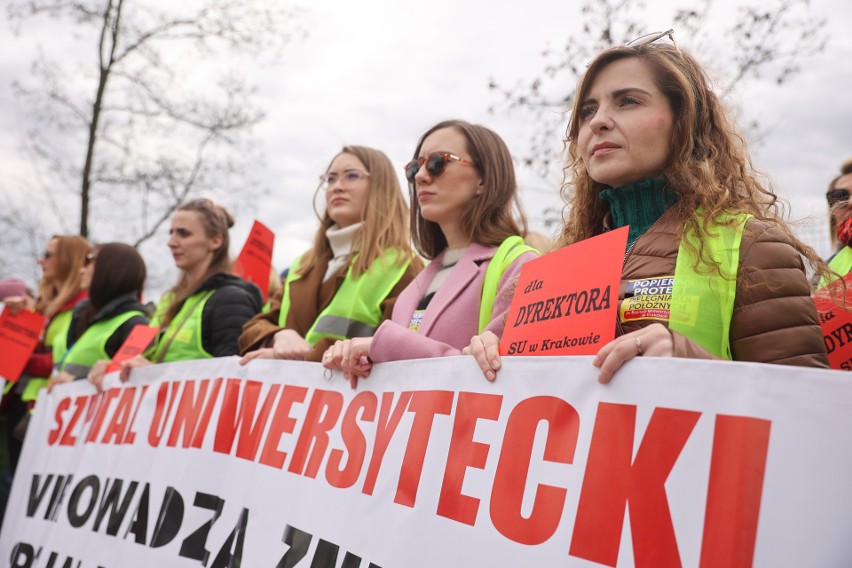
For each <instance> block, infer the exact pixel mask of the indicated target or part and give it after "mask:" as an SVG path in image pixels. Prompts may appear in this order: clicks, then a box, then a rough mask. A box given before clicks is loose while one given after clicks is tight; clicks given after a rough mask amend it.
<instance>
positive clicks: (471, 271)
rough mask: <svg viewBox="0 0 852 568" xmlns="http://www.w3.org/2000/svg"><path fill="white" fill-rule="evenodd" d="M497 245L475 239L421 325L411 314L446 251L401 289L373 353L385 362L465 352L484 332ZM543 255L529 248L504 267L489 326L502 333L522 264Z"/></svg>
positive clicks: (442, 287)
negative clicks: (484, 297) (484, 296)
mask: <svg viewBox="0 0 852 568" xmlns="http://www.w3.org/2000/svg"><path fill="white" fill-rule="evenodd" d="M495 252H497V247H488V246H483V245H479V244H475V243H474V244H471V245H470V247H469V248H468V249H467V252H465V254H464V256H463V257H462V258H461V259H460V260H459V261H458V264H457V265H456V266H455V267H453V269H452V271H451V272H450V274H449V275H448V277H447V279H446V280H445V281H444V283H443V284H441V287H440V288H439V289H438V291H437V292H436V293H435V295H434V296H433V298H432V301H431V302H430V303H429V306H428V307H427V308H426V312H425V313H424V314H423V320H422V321H421V323H420V329H419V330H418V331H412V330H411V329H409V328H408V325H409V323H410V322H411V316H412V315H413V314H414V311H415V310H416V309H417V305H418V304H419V303H420V300H421V299H422V298H423V296H424V295H425V294H426V289H427V288H428V287H429V283H430V282H432V279H433V278H434V276H435V274H436V273H437V272H438V270H439V269H440V267H441V260H442V259H443V257H444V253H443V252H442V253H441V254H439V255H438V256H437V258H435V260H434V261H432V262H431V263H430V264H429V265H428V266H427V267H426V268H425V269H424V270H423V271H422V272H421V273H420V274H418V275H417V277H416V278H415V279H414V281H412V282H411V284H409V285H408V287H406V288H405V290H403V291H402V293H401V294H400V295H399V298H398V299H397V301H396V305H395V306H394V309H393V316H392V317H391V319H390V320H387V321H385V322H384V323H382V325H381V326H379V329H378V330H377V331H376V333H375V335H374V336H373V341H372V343H371V345H370V359H372V360H373V362H376V363H381V362H386V361H400V360H405V359H425V358H429V357H449V356H452V355H461V350H462V349H463V348H465V347H467V346H468V344H469V343H470V338H471V337H473V336H474V335H477V334H478V333H479V303H480V296H481V293H482V282H483V280H484V279H485V271H486V270H487V269H488V262H489V261H490V260H491V258H492V257H493V256H494V253H495ZM536 256H538V254H536V253H534V252H525V253H524V254H522V255H521V256H519V257H518V258H517V259H516V260H515V262H514V263H512V264H511V265H510V266H509V268H507V269H506V271H505V272H504V273H503V277H502V278H501V279H500V285H499V287H498V291H497V297H496V298H495V299H494V308H493V310H492V313H491V322H490V323H489V324H488V326H487V327H486V328H485V329H486V330H488V331H493V332H494V333H495V334H497V336H498V337H499V336H500V335H502V333H503V326H504V324H505V321H506V313H507V312H508V311H509V306H510V305H511V303H512V295H513V294H514V292H515V284H516V283H517V280H518V275H519V274H520V271H521V266H522V265H523V264H524V263H525V262H527V261H529V260H532V259H533V258H535V257H536Z"/></svg>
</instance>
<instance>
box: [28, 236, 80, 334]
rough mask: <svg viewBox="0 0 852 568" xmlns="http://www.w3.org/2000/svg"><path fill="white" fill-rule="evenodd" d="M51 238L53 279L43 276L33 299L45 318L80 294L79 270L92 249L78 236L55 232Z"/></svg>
mask: <svg viewBox="0 0 852 568" xmlns="http://www.w3.org/2000/svg"><path fill="white" fill-rule="evenodd" d="M50 240H52V241H56V257H55V258H56V264H55V266H56V268H55V270H54V276H53V277H52V278H47V277H44V276H42V279H41V281H40V282H39V284H38V300H37V301H36V311H38V312H41V313H43V314H44V315H46V316H47V317H48V318H52V317H53V316H55V315H56V314H57V313H59V311H60V310H61V309H62V307H63V306H64V305H65V304H67V303H68V302H70V301H71V300H72V299H74V297H75V296H77V295H78V294H79V293H80V282H81V280H82V274H80V269H81V268H82V267H83V264H84V263H85V261H86V254H87V253H88V252H89V250H90V249H91V245H89V241H87V240H86V239H85V238H83V237H81V236H79V235H54V236H52V237H51V238H50Z"/></svg>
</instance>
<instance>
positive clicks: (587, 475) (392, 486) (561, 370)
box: [0, 357, 852, 568]
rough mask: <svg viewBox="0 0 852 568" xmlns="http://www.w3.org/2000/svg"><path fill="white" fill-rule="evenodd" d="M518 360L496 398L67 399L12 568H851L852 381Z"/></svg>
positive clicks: (273, 379)
mask: <svg viewBox="0 0 852 568" xmlns="http://www.w3.org/2000/svg"><path fill="white" fill-rule="evenodd" d="M504 361H505V363H504V369H503V370H502V371H500V373H499V376H498V379H497V381H496V382H495V383H493V384H492V383H488V382H487V381H485V380H484V379H483V377H482V376H481V374H480V372H479V370H478V369H477V368H476V366H475V364H474V362H473V360H472V358H469V357H457V358H446V359H433V360H423V361H411V362H401V363H390V364H385V365H377V366H376V367H374V369H373V373H372V375H371V376H370V378H369V379H368V380H366V381H362V382H361V383H359V387H358V389H357V390H352V389H350V388H349V386H348V383H347V382H345V381H344V380H343V379H342V377H341V376H340V375H339V374H338V375H335V377H334V378H333V379H332V380H331V381H326V380H324V379H323V373H322V368H321V367H320V366H319V365H318V364H314V363H297V362H282V361H259V360H258V361H255V362H253V363H252V364H250V365H249V366H248V367H240V366H239V365H238V364H237V360H236V358H224V359H214V360H209V361H194V362H186V363H174V364H164V365H156V366H152V367H148V368H144V369H139V370H137V371H134V373H133V380H132V381H131V382H130V383H128V384H127V385H124V386H123V387H119V388H112V389H109V390H108V391H106V392H105V393H104V394H102V395H96V394H95V393H94V389H93V388H92V387H91V386H90V385H88V384H86V383H84V382H80V383H76V384H71V385H67V386H63V387H59V388H56V389H55V390H54V392H53V393H51V394H50V395H47V396H45V395H43V396H42V398H41V399H40V400H39V403H38V406H37V412H36V415H35V416H34V417H33V420H32V421H31V424H30V429H29V433H28V435H27V440H26V444H25V447H24V451H23V455H22V457H21V461H20V464H19V466H18V471H17V476H16V478H15V484H14V487H13V491H12V497H11V500H10V503H9V507H8V510H7V513H6V518H5V521H4V524H3V534H2V535H0V566H8V567H14V568H60V567H62V568H98V567H102V568H136V567H138V568H143V567H145V568H148V567H154V566H156V567H166V566H173V567H187V568H189V567H196V566H204V567H213V568H221V567H225V566H228V567H233V568H236V567H239V566H243V567H247V568H265V567H268V568H285V567H303V566H304V567H312V568H322V567H336V568H340V567H342V568H355V567H358V566H361V567H363V568H367V567H368V566H379V567H383V568H393V567H403V566H405V567H420V566H422V567H434V566H442V567H444V566H460V567H461V566H465V567H467V566H568V567H573V566H578V567H591V566H641V567H655V568H659V567H668V566H701V567H725V568H730V567H747V566H761V567H772V568H777V567H786V566H794V567H806V566H807V567H812V566H814V567H835V566H836V567H848V566H852V539H850V538H849V534H850V527H852V482H850V479H852V444H850V443H849V438H850V433H852V382H850V381H849V375H848V374H845V373H842V372H838V371H820V370H809V369H801V368H790V367H782V366H771V365H759V364H749V363H727V362H714V361H694V360H684V359H654V358H645V357H642V358H637V359H636V360H634V361H631V362H630V363H628V364H627V365H626V366H625V368H623V369H622V370H621V371H620V372H619V373H618V374H617V375H616V377H615V379H614V380H613V382H612V383H611V384H609V385H599V384H598V383H597V382H596V381H595V377H596V370H595V369H593V367H592V365H591V358H590V357H570V358H562V357H536V358H523V357H518V358H506V359H504ZM110 378H111V379H115V377H114V376H112V377H110Z"/></svg>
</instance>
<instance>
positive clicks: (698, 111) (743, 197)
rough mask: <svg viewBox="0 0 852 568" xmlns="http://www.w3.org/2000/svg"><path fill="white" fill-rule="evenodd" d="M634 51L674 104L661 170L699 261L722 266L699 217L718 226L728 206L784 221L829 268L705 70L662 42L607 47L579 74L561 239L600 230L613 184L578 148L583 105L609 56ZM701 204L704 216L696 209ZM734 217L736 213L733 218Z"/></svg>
mask: <svg viewBox="0 0 852 568" xmlns="http://www.w3.org/2000/svg"><path fill="white" fill-rule="evenodd" d="M628 58H636V59H638V60H639V61H642V62H644V63H645V64H647V65H648V66H649V67H650V69H651V73H652V74H653V77H654V82H655V84H656V86H657V87H658V88H659V89H660V91H661V92H662V93H663V95H664V96H665V97H666V98H667V99H668V102H669V105H670V107H671V110H672V115H673V117H672V120H673V128H672V139H671V142H670V149H671V150H670V154H669V158H668V161H667V162H666V164H665V165H664V167H663V171H662V175H663V176H665V178H666V180H667V181H668V184H669V186H670V187H671V188H672V189H673V190H674V191H675V193H676V194H677V196H678V201H677V203H675V204H674V205H673V206H672V212H671V214H672V215H673V216H674V218H675V219H677V220H678V221H680V225H681V226H680V237H683V234H684V232H685V231H686V230H687V228H690V229H691V230H692V232H693V233H694V234H696V235H698V236H699V239H698V242H699V245H698V247H697V250H695V248H696V247H694V246H693V245H692V244H691V243H690V242H689V241H682V242H684V244H685V246H686V247H687V248H689V249H690V251H691V252H692V253H693V254H695V255H696V258H697V264H704V265H705V266H709V267H710V269H711V271H716V272H718V271H719V266H718V265H717V264H714V263H712V262H711V261H710V259H709V258H708V256H707V255H706V253H705V249H704V240H703V238H702V237H701V235H702V234H703V231H700V230H698V229H699V223H700V224H701V226H702V228H703V230H704V231H706V230H708V229H709V230H710V232H711V233H712V229H710V225H711V224H712V223H713V222H714V221H717V220H718V219H719V217H720V215H721V214H722V213H731V214H751V215H752V216H754V217H755V218H756V219H760V220H762V221H767V222H770V223H772V224H774V225H776V226H777V227H779V228H780V229H781V230H782V231H784V232H785V233H786V234H787V236H788V237H789V238H790V240H791V241H792V243H793V246H794V248H795V249H796V250H797V251H798V252H799V253H800V254H801V255H802V256H804V257H805V258H807V259H808V262H809V264H810V265H811V266H812V267H813V268H814V269H815V271H816V272H817V273H819V274H827V273H828V267H827V266H826V264H825V263H824V262H823V261H822V259H821V258H820V257H819V256H818V255H817V254H816V252H815V251H814V250H813V249H812V248H811V247H809V246H808V245H806V244H804V243H803V242H802V241H800V240H799V239H798V238H796V236H795V235H794V234H793V232H792V231H791V230H790V228H789V226H788V225H787V223H786V222H785V221H784V220H783V218H782V215H783V206H784V204H783V203H781V202H779V200H778V196H777V195H776V194H775V193H774V192H773V190H772V189H771V187H770V186H769V184H768V181H767V180H765V179H762V177H763V176H761V175H760V174H758V173H757V172H756V171H755V169H754V167H753V165H752V163H751V158H750V157H749V155H748V151H747V149H746V143H745V140H744V139H743V137H742V136H741V135H740V134H739V133H738V132H737V131H736V129H735V128H734V126H733V125H732V124H731V122H730V120H729V119H728V116H727V113H726V112H725V110H724V108H723V106H722V103H721V101H720V100H719V99H718V97H717V96H716V94H715V93H714V92H713V89H712V87H711V84H710V80H709V79H708V77H707V75H706V74H705V73H704V70H703V69H702V68H701V66H700V65H699V64H698V62H697V61H696V60H695V59H694V58H693V57H692V56H690V55H689V54H688V53H685V52H683V51H681V50H679V49H678V48H676V47H674V46H672V45H668V44H659V43H654V44H646V45H642V46H638V47H615V48H611V49H608V50H606V51H603V52H602V53H600V54H599V55H598V56H597V57H596V58H595V60H594V61H592V63H591V64H590V65H589V67H588V69H587V71H586V73H585V75H584V76H583V77H582V78H581V79H580V82H579V84H578V86H577V96H576V98H575V100H574V106H573V109H572V113H571V119H570V121H569V123H568V130H567V135H566V138H565V144H566V146H567V148H568V156H569V157H568V163H567V165H566V167H565V170H564V174H565V182H564V183H563V185H562V195H563V199H564V200H565V202H566V204H567V206H568V207H570V210H569V212H568V220H567V222H566V223H565V225H564V227H563V230H562V234H561V236H560V238H559V243H558V244H559V246H565V245H569V244H572V243H575V242H578V241H581V240H583V239H586V238H589V237H591V236H594V235H596V234H598V233H599V232H600V231H601V230H602V225H603V219H604V216H605V215H606V213H607V208H606V205H605V204H604V202H603V200H601V198H600V191H601V190H602V189H604V188H606V187H607V186H605V185H604V184H601V183H599V182H597V181H595V180H593V179H592V178H591V176H590V175H589V173H588V171H587V170H586V166H585V164H584V163H583V160H582V158H581V156H580V152H579V148H578V147H577V135H578V134H579V131H580V126H581V121H580V118H581V117H580V112H579V111H580V107H581V105H582V104H583V101H584V100H585V99H586V98H587V95H588V92H589V90H590V88H591V86H592V84H593V83H594V81H595V78H596V77H597V75H598V73H600V71H601V70H602V69H604V68H605V67H606V66H607V65H609V64H610V63H612V62H614V61H618V60H621V59H628ZM699 208H700V209H701V210H702V215H701V216H700V217H699V216H696V214H695V212H696V211H697V210H698V209H699ZM733 222H735V221H734V220H733V219H732V220H730V221H728V223H733ZM695 268H696V269H697V268H698V266H696V267H695Z"/></svg>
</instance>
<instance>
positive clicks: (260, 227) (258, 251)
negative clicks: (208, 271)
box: [233, 221, 275, 302]
mask: <svg viewBox="0 0 852 568" xmlns="http://www.w3.org/2000/svg"><path fill="white" fill-rule="evenodd" d="M274 244H275V234H274V233H273V232H272V231H271V230H270V229H269V227H267V226H266V225H264V224H263V223H261V222H260V221H255V222H254V224H253V225H252V226H251V231H249V236H248V238H247V239H246V244H244V245H243V250H241V251H240V255H239V256H238V257H237V260H236V261H234V270H233V272H234V274H236V275H237V276H239V277H241V278H242V279H243V280H246V281H248V282H251V283H252V284H255V285H256V286H257V287H258V288H260V293H261V294H263V301H264V302H265V301H266V297H267V295H268V293H269V273H270V271H271V270H272V247H273V246H274Z"/></svg>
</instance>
